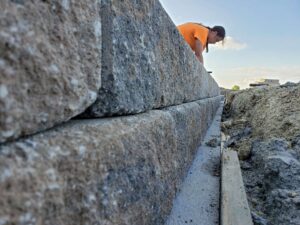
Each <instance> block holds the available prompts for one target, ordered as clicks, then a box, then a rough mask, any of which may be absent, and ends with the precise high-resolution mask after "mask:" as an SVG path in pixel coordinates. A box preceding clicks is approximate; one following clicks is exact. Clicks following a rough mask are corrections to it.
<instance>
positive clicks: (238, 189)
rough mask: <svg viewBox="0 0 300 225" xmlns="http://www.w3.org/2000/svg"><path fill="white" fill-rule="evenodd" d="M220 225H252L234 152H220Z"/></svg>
mask: <svg viewBox="0 0 300 225" xmlns="http://www.w3.org/2000/svg"><path fill="white" fill-rule="evenodd" d="M221 225H253V222H252V219H251V214H250V209H249V206H248V201H247V196H246V192H245V188H244V184H243V179H242V174H241V170H240V164H239V160H238V157H237V153H236V152H235V151H227V150H224V151H223V152H222V177H221Z"/></svg>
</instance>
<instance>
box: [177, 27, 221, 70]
mask: <svg viewBox="0 0 300 225" xmlns="http://www.w3.org/2000/svg"><path fill="white" fill-rule="evenodd" d="M177 28H178V30H179V32H180V33H181V35H182V36H183V37H184V39H185V40H186V42H187V43H188V44H189V45H190V47H191V48H192V50H193V51H194V52H195V55H196V57H197V58H198V60H199V61H200V62H201V63H202V64H204V61H203V55H202V52H203V51H204V49H206V52H208V44H215V43H217V42H219V41H223V40H224V38H225V29H224V28H223V27H221V26H214V27H213V28H210V27H206V26H204V25H202V24H200V23H185V24H182V25H179V26H178V27H177Z"/></svg>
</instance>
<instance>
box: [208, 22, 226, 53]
mask: <svg viewBox="0 0 300 225" xmlns="http://www.w3.org/2000/svg"><path fill="white" fill-rule="evenodd" d="M206 28H208V29H209V30H211V31H216V32H217V35H218V36H219V37H220V38H222V39H224V38H225V29H224V27H222V26H214V27H213V28H210V27H206ZM223 41H224V40H223ZM223 44H224V42H223ZM205 48H206V52H208V41H206V46H205Z"/></svg>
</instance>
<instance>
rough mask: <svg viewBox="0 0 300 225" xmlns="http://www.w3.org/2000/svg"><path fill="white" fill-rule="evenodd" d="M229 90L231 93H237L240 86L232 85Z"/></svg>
mask: <svg viewBox="0 0 300 225" xmlns="http://www.w3.org/2000/svg"><path fill="white" fill-rule="evenodd" d="M231 90H233V91H239V90H240V86H238V85H233V86H232V88H231Z"/></svg>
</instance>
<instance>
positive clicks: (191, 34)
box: [177, 23, 209, 51]
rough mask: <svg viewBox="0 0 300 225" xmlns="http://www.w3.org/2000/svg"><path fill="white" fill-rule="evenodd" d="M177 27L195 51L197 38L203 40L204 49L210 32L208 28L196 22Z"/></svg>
mask: <svg viewBox="0 0 300 225" xmlns="http://www.w3.org/2000/svg"><path fill="white" fill-rule="evenodd" d="M177 28H178V30H179V32H180V33H181V35H182V36H183V37H184V39H185V41H186V42H187V43H188V44H189V45H190V46H191V48H192V49H193V51H195V46H196V43H195V40H196V39H198V40H199V41H200V42H201V44H202V46H203V50H204V48H205V46H206V42H207V37H208V32H209V30H208V28H206V27H204V26H202V25H200V24H196V23H185V24H182V25H179V26H177Z"/></svg>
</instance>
